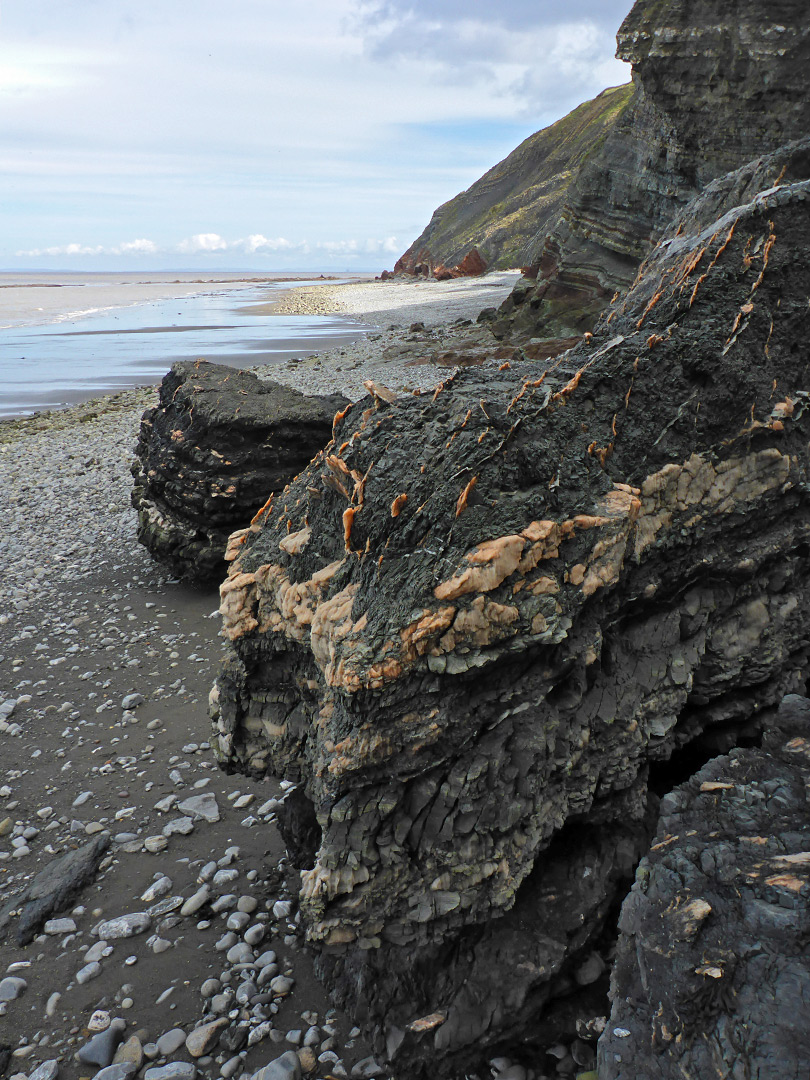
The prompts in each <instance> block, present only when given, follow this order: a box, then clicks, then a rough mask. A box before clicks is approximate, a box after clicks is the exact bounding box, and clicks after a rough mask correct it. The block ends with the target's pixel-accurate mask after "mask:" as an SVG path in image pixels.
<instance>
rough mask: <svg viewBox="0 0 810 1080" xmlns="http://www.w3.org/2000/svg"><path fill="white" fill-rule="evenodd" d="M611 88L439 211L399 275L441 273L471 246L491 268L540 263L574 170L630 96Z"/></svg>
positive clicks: (531, 139) (533, 139) (398, 269)
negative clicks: (548, 235) (544, 246)
mask: <svg viewBox="0 0 810 1080" xmlns="http://www.w3.org/2000/svg"><path fill="white" fill-rule="evenodd" d="M632 92H633V91H632V87H631V86H629V85H627V86H614V87H612V88H611V89H609V90H604V91H603V92H602V93H601V94H599V96H598V97H596V98H594V99H593V101H586V102H584V103H583V104H582V105H579V106H578V107H577V108H576V109H574V110H573V112H571V113H569V114H568V116H564V117H563V118H562V120H558V121H557V122H556V123H555V124H551V125H550V126H549V127H547V128H543V130H542V131H537V132H535V134H534V135H530V136H529V138H528V139H525V140H524V141H523V142H522V143H521V144H520V146H518V147H517V149H515V150H513V151H512V153H511V154H509V156H508V157H506V158H504V160H503V161H501V162H499V163H498V164H497V165H495V166H494V168H492V169H490V170H489V172H487V173H485V174H484V175H483V176H482V177H481V179H480V180H476V182H475V183H474V184H472V185H471V186H470V187H469V188H468V189H467V190H466V191H462V192H461V193H460V194H458V195H456V196H455V198H453V199H450V200H449V201H448V202H446V203H444V204H443V205H442V206H440V207H439V208H438V210H436V212H435V213H434V214H433V217H432V218H431V219H430V223H429V224H428V226H427V228H426V229H425V230H424V231H423V232H422V233H420V235H419V236H418V237H417V238H416V240H414V242H413V243H412V244H411V246H410V247H409V248H408V250H407V251H406V252H404V253H403V254H402V255H401V256H400V258H399V259H398V260H397V263H396V266H395V267H394V273H395V274H408V275H411V276H414V277H430V276H431V275H432V276H434V277H438V278H441V277H443V276H444V275H445V272H446V268H447V267H448V266H450V267H456V266H461V267H464V265H465V264H464V260H465V258H466V257H467V256H468V254H469V253H470V252H471V251H472V250H476V251H477V252H478V254H479V257H480V259H481V262H482V264H483V265H484V266H489V268H490V269H492V270H494V269H509V268H510V267H513V266H524V265H530V264H532V263H534V262H535V261H537V260H538V259H539V257H540V254H541V253H542V250H543V243H544V241H545V239H546V236H547V234H548V232H549V230H550V229H551V227H552V226H553V225H555V224H556V223H557V219H558V217H559V214H560V211H561V209H562V205H563V200H564V198H565V194H566V192H567V191H568V188H569V186H570V185H571V182H572V180H573V178H574V177H575V176H576V173H577V170H578V169H579V168H580V166H581V165H582V164H583V162H584V161H586V160H587V159H588V157H589V156H590V155H591V154H593V153H595V152H597V151H598V149H599V147H600V146H601V144H602V142H603V141H604V138H605V135H606V133H607V132H608V131H609V130H610V129H611V127H612V126H613V125H614V124H615V122H616V119H617V117H618V116H619V114H620V113H621V111H622V109H623V108H624V107H625V105H626V104H627V102H628V101H629V100H630V98H631V96H632Z"/></svg>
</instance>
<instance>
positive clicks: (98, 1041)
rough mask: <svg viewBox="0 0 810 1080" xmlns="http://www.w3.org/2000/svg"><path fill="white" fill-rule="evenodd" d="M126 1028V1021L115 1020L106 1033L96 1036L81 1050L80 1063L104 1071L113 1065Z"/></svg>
mask: <svg viewBox="0 0 810 1080" xmlns="http://www.w3.org/2000/svg"><path fill="white" fill-rule="evenodd" d="M126 1027H127V1025H126V1021H125V1020H120V1019H116V1020H113V1021H112V1022H111V1024H110V1026H109V1027H108V1028H107V1030H106V1031H101V1032H99V1034H98V1035H94V1036H93V1038H92V1039H90V1041H89V1042H86V1043H85V1044H84V1046H82V1047H81V1048H80V1049H79V1052H78V1054H77V1055H76V1056H77V1057H78V1059H79V1061H81V1063H82V1064H83V1065H98V1066H99V1068H102V1069H103V1068H105V1067H106V1066H107V1065H111V1064H112V1059H113V1057H114V1055H115V1051H116V1050H117V1049H118V1044H119V1043H120V1042H121V1039H122V1038H123V1034H124V1032H125V1031H126Z"/></svg>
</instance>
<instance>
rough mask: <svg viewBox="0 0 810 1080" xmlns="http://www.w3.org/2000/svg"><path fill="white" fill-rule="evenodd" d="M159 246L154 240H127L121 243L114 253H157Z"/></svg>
mask: <svg viewBox="0 0 810 1080" xmlns="http://www.w3.org/2000/svg"><path fill="white" fill-rule="evenodd" d="M157 250H158V246H157V244H156V243H154V241H152V240H127V241H125V242H124V243H123V244H119V245H118V248H117V249H115V250H114V251H113V252H112V254H114V255H155V254H156V253H157Z"/></svg>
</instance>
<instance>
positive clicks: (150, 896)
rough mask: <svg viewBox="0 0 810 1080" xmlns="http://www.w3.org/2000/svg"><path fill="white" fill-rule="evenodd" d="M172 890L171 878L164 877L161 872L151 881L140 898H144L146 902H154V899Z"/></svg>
mask: <svg viewBox="0 0 810 1080" xmlns="http://www.w3.org/2000/svg"><path fill="white" fill-rule="evenodd" d="M171 891H172V879H171V878H170V877H166V875H165V874H163V876H162V877H159V878H158V879H157V881H153V882H152V884H151V885H150V886H149V888H148V889H147V890H146V892H145V893H143V894H142V896H141V900H144V901H145V902H146V903H147V904H151V903H154V901H155V900H160V898H161V897H162V896H166V895H167V894H168V893H170V892H171Z"/></svg>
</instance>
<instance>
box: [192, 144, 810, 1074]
mask: <svg viewBox="0 0 810 1080" xmlns="http://www.w3.org/2000/svg"><path fill="white" fill-rule="evenodd" d="M808 177H810V143H808V142H805V143H804V144H801V145H797V146H792V147H791V148H789V149H787V150H785V151H784V152H780V153H779V154H776V155H773V156H772V157H769V158H766V159H763V160H760V161H757V162H754V163H753V164H751V165H750V166H748V167H746V168H744V169H742V170H740V171H739V172H737V173H735V174H733V175H731V176H729V177H726V178H723V179H722V180H721V181H719V182H717V183H716V184H713V185H710V187H709V188H708V190H707V191H706V192H705V194H704V195H703V196H702V197H701V198H700V199H698V200H696V201H695V202H694V203H693V204H692V205H691V206H690V207H689V208H688V209H687V210H686V211H685V212H684V213H683V215H682V216H681V217H680V218H679V219H678V220H676V222H675V223H674V225H673V226H672V228H671V230H670V231H669V232H668V234H667V235H666V237H665V239H664V240H663V241H662V242H661V243H660V244H659V245H658V246H657V247H656V248H655V250H654V251H653V253H652V254H651V256H650V257H649V259H648V260H647V262H646V263H645V265H644V267H643V268H642V271H641V272H640V274H639V275H638V277H637V280H636V281H635V283H634V285H633V287H632V288H631V289H630V290H629V291H628V293H627V295H626V296H625V297H624V298H623V299H621V300H620V301H617V302H616V303H615V304H614V305H613V308H612V311H611V313H610V314H609V316H608V317H606V318H605V319H604V321H603V322H602V324H601V325H600V327H599V329H598V331H597V333H596V334H595V335H594V336H593V338H592V339H590V340H588V341H585V342H583V343H582V344H581V345H579V346H577V347H576V348H574V349H572V350H571V351H570V352H568V353H566V354H564V355H563V356H562V357H560V358H558V359H557V360H556V361H554V362H553V363H552V364H551V365H550V366H548V367H547V366H544V365H533V366H532V365H529V364H524V365H521V367H520V368H519V369H515V368H513V369H511V370H504V371H498V372H496V373H495V372H492V373H487V374H483V373H480V372H474V371H463V372H460V373H459V374H458V375H456V376H455V377H453V378H452V379H450V380H448V381H447V382H446V383H445V384H444V385H443V386H442V387H441V388H439V390H437V392H436V393H435V394H434V395H432V397H405V398H396V397H395V396H394V395H391V394H388V393H383V392H380V393H378V394H377V395H375V396H374V397H371V398H367V399H365V400H364V401H362V402H359V403H357V404H355V405H353V406H352V407H351V408H350V409H348V411H347V412H346V413H345V414H341V415H339V416H338V417H337V418H336V426H335V434H334V441H333V443H331V444H330V446H329V447H328V448H327V450H326V451H324V452H323V453H322V454H321V455H320V456H319V457H318V458H317V459H316V460H315V461H313V463H312V464H311V465H310V466H309V468H308V469H307V470H306V471H305V472H304V473H303V474H302V475H301V476H300V477H298V478H297V479H296V480H295V481H294V482H293V483H292V484H291V485H290V486H289V488H288V489H286V490H285V492H284V493H283V494H282V495H280V496H278V497H277V498H276V499H275V500H274V502H273V504H272V505H271V506H268V507H267V508H266V509H265V511H264V512H263V513H262V514H260V515H258V517H257V519H256V520H255V521H254V523H253V524H252V525H251V527H250V528H249V529H248V530H245V531H243V532H242V533H239V534H235V535H234V537H232V539H231V546H230V555H231V557H232V558H233V565H232V569H231V573H230V576H229V580H228V581H227V582H226V583H225V585H223V587H222V613H223V617H224V629H225V634H226V636H227V637H228V639H229V640H230V642H231V656H230V660H229V661H228V663H227V664H226V668H225V670H224V672H223V675H222V676H221V678H220V679H219V681H218V685H217V688H216V690H215V692H214V694H213V695H212V710H213V717H214V721H215V728H214V735H213V744H214V746H215V748H216V751H217V753H218V754H219V756H220V757H221V759H222V760H223V761H225V762H227V763H228V764H229V765H230V766H236V767H238V768H241V769H244V770H248V771H254V772H257V773H261V772H263V771H265V770H268V769H269V770H271V771H273V772H275V773H277V774H279V775H286V776H288V777H290V778H292V779H295V780H299V781H300V782H301V785H302V793H303V795H304V796H305V797H304V799H303V803H304V813H303V815H302V816H303V818H306V804H307V803H309V806H310V819H309V822H308V823H307V822H306V821H303V822H300V823H299V826H300V827H299V828H297V829H296V830H294V831H295V832H296V833H297V834H298V835H300V836H303V835H309V836H310V838H311V839H312V842H311V844H310V847H309V850H302V851H301V852H299V855H300V862H301V864H302V865H303V866H304V868H305V869H304V871H303V873H302V877H301V893H300V903H301V913H302V918H303V921H304V924H305V925H306V927H307V933H308V937H309V940H310V942H311V943H312V944H313V946H314V947H315V948H316V949H317V951H318V954H319V960H318V963H319V965H320V969H321V971H322V973H323V976H324V979H325V981H326V982H327V984H328V985H329V987H330V989H331V991H332V993H333V995H334V997H335V998H336V1000H340V1001H342V1002H343V1003H344V1004H346V1005H348V1006H349V1007H350V1008H351V1009H352V1010H353V1012H354V1014H355V1015H356V1016H357V1017H358V1018H359V1019H361V1020H363V1021H365V1022H366V1023H368V1024H369V1025H370V1026H372V1027H373V1028H374V1029H375V1035H376V1039H377V1047H378V1050H379V1052H380V1053H381V1054H383V1055H385V1056H387V1058H388V1059H390V1060H392V1061H393V1062H394V1063H395V1068H399V1069H400V1070H401V1071H402V1073H403V1075H408V1076H409V1077H417V1076H421V1075H431V1076H439V1075H442V1073H446V1072H450V1071H452V1070H454V1069H457V1068H459V1067H460V1066H462V1065H463V1064H465V1063H466V1062H468V1061H469V1060H470V1059H471V1058H472V1057H474V1056H475V1055H476V1054H477V1053H478V1052H479V1051H480V1048H481V1046H485V1045H487V1044H490V1045H492V1044H496V1043H497V1042H498V1040H500V1039H503V1038H505V1037H517V1038H520V1037H522V1036H523V1034H524V1032H525V1031H526V1030H527V1029H531V1030H534V1031H537V1030H539V1028H538V1020H537V1016H538V1014H539V1013H541V1012H543V1019H542V1022H541V1023H540V1024H539V1027H541V1028H542V1029H543V1033H544V1034H545V1035H546V1036H547V1037H548V1038H549V1041H554V1039H555V1038H557V1037H559V1036H560V1033H561V1031H564V1030H565V1022H566V1018H565V1017H566V1014H565V999H566V995H570V994H571V992H572V987H574V986H575V984H576V983H577V972H578V971H580V970H581V966H582V965H583V963H584V960H585V958H586V957H587V956H588V955H589V954H590V953H591V951H592V950H594V949H597V950H598V942H599V937H600V933H601V931H602V929H603V926H604V921H605V919H606V917H607V914H608V912H609V910H610V906H611V904H612V903H613V902H615V900H616V899H617V898H619V897H620V896H621V895H622V891H623V890H624V888H625V883H626V879H627V874H628V871H629V869H630V867H632V865H633V861H634V859H635V858H636V856H637V854H638V852H639V851H640V850H643V849H644V847H645V845H646V843H647V837H648V828H649V825H648V790H647V783H648V777H649V772H650V769H651V768H652V767H654V765H655V763H656V762H661V761H665V760H666V759H668V758H669V757H670V755H671V754H673V753H674V752H675V751H676V750H677V749H678V748H681V747H683V746H686V745H689V746H691V747H693V748H694V747H696V746H698V745H701V744H708V745H711V746H712V747H716V748H719V749H727V748H729V747H730V746H732V745H734V742H735V740H736V739H737V738H738V736H739V734H740V732H741V731H745V732H748V733H749V734H751V733H755V732H756V731H757V729H758V725H759V717H760V716H761V715H763V714H764V713H766V712H767V710H768V708H770V707H772V706H774V705H775V704H776V703H778V701H779V700H780V699H781V697H782V695H783V694H784V693H786V692H788V691H790V690H793V689H796V688H798V687H799V686H801V684H802V681H803V680H804V679H805V678H806V677H807V673H808V664H809V663H810V659H809V654H810V640H808V634H807V625H808V622H810V498H808V492H810V459H809V458H808V441H809V440H810V399H808V378H810V369H809V368H808V360H807V350H806V340H807V336H808V332H810V314H809V312H808V306H807V296H808V294H810V271H808V268H807V261H806V258H805V257H804V255H805V253H806V251H807V249H808V247H810V215H808V212H807V207H808V200H809V199H810V179H808ZM298 813H299V814H301V807H300V806H299V807H298ZM307 825H308V828H307ZM313 847H314V850H313ZM597 959H598V957H597ZM602 966H603V967H604V963H603V964H602ZM570 1019H571V1018H570V1013H569V1014H568V1021H569V1022H570Z"/></svg>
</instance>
